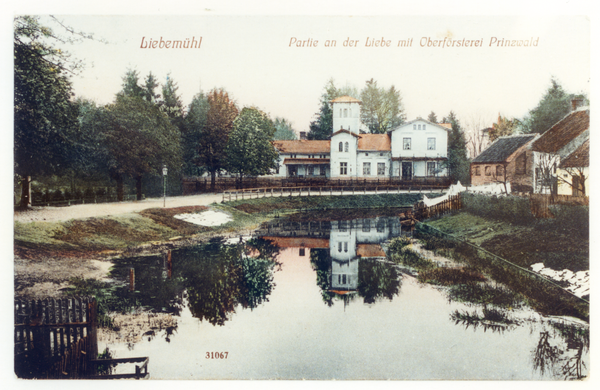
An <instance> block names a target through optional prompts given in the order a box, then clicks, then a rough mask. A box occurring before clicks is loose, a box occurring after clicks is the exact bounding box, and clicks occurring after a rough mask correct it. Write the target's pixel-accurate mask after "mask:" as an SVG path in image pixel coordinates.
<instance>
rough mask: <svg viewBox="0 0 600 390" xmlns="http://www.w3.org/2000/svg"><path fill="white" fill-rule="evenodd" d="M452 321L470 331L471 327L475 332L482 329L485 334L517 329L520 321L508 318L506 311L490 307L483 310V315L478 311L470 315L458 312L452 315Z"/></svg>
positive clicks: (465, 312)
mask: <svg viewBox="0 0 600 390" xmlns="http://www.w3.org/2000/svg"><path fill="white" fill-rule="evenodd" d="M450 319H451V320H452V321H454V323H455V324H456V325H458V324H461V325H464V326H465V329H469V327H472V328H473V330H477V328H481V329H483V331H484V332H485V331H488V330H491V331H492V332H497V333H504V332H505V331H507V330H509V331H510V330H513V329H515V328H516V326H517V325H519V321H516V320H513V319H510V318H508V316H507V313H506V311H502V310H499V309H495V308H488V307H484V308H483V311H482V314H479V312H477V311H474V312H471V313H469V312H467V311H459V310H456V311H454V313H452V314H450Z"/></svg>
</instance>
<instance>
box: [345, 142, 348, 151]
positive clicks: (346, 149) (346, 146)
mask: <svg viewBox="0 0 600 390" xmlns="http://www.w3.org/2000/svg"><path fill="white" fill-rule="evenodd" d="M347 151H348V142H346V144H345V145H344V152H347Z"/></svg>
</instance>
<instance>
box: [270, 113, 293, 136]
mask: <svg viewBox="0 0 600 390" xmlns="http://www.w3.org/2000/svg"><path fill="white" fill-rule="evenodd" d="M273 126H275V135H273V139H277V140H295V139H298V136H297V135H296V132H295V131H294V128H293V127H292V124H291V123H290V121H288V120H287V119H285V118H279V117H277V118H275V120H274V121H273Z"/></svg>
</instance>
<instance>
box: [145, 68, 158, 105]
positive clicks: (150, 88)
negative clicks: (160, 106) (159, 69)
mask: <svg viewBox="0 0 600 390" xmlns="http://www.w3.org/2000/svg"><path fill="white" fill-rule="evenodd" d="M157 87H158V80H157V79H156V77H154V75H153V74H152V72H150V73H148V76H146V80H145V84H144V88H143V89H142V90H143V95H144V99H146V100H147V101H149V102H150V103H155V102H156V101H157V100H158V99H159V98H160V94H157V93H156V92H155V91H156V88H157Z"/></svg>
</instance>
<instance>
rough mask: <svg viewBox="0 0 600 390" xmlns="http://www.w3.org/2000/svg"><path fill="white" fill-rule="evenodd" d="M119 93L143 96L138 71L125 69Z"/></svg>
mask: <svg viewBox="0 0 600 390" xmlns="http://www.w3.org/2000/svg"><path fill="white" fill-rule="evenodd" d="M121 85H122V89H121V93H122V94H123V95H125V96H129V97H140V98H141V97H145V92H144V89H143V88H142V87H140V73H139V72H138V71H137V70H135V69H127V72H125V76H123V83H122V84H121Z"/></svg>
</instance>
